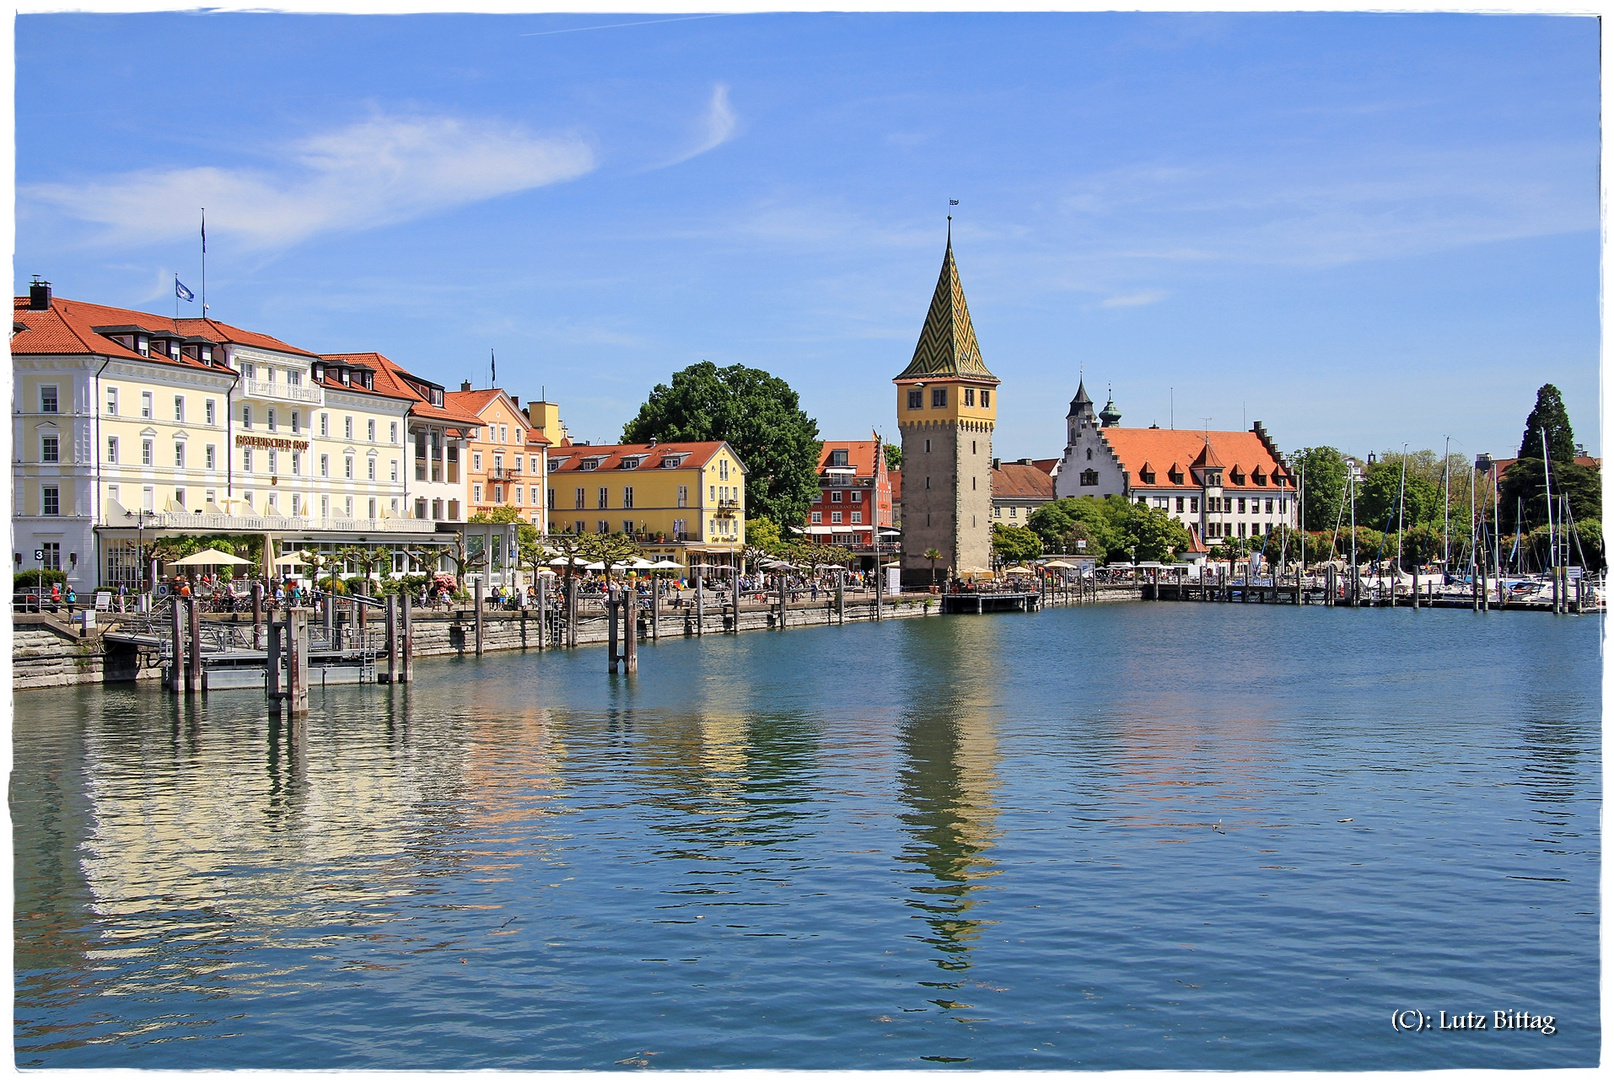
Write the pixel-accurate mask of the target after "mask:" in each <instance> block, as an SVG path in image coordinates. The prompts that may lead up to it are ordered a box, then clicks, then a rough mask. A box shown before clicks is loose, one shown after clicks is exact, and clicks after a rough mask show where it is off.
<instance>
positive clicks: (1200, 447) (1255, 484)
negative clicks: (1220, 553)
mask: <svg viewBox="0 0 1614 1080" xmlns="http://www.w3.org/2000/svg"><path fill="white" fill-rule="evenodd" d="M1065 419H1066V439H1065V454H1064V457H1063V458H1061V459H1060V464H1059V469H1058V471H1057V472H1056V473H1055V476H1054V493H1055V494H1056V495H1057V496H1058V497H1059V498H1061V499H1068V498H1081V497H1083V496H1094V497H1097V498H1103V497H1105V496H1106V495H1121V496H1125V497H1126V498H1128V499H1131V500H1134V501H1136V502H1138V503H1142V504H1144V505H1147V506H1153V507H1157V508H1159V509H1161V510H1164V511H1166V512H1167V513H1169V514H1171V516H1172V517H1175V518H1176V519H1177V520H1178V521H1180V522H1182V523H1183V525H1185V526H1187V528H1188V530H1189V532H1190V533H1191V534H1192V535H1193V537H1194V539H1195V540H1196V541H1197V542H1198V543H1197V544H1196V545H1195V546H1198V545H1199V544H1204V545H1207V546H1209V547H1211V548H1214V547H1215V546H1216V545H1217V544H1219V543H1221V541H1222V540H1223V539H1224V538H1228V537H1255V536H1265V535H1266V534H1267V533H1270V532H1271V531H1272V530H1273V529H1275V528H1277V527H1278V526H1279V525H1288V526H1290V527H1291V528H1298V527H1299V524H1300V506H1299V502H1298V499H1297V492H1296V489H1295V481H1294V476H1293V475H1292V474H1291V473H1290V472H1289V469H1288V467H1287V466H1285V465H1284V464H1283V458H1282V457H1281V456H1280V455H1279V453H1278V448H1277V446H1276V445H1275V444H1274V443H1273V441H1272V439H1271V437H1270V436H1268V435H1267V432H1266V429H1265V428H1264V427H1262V426H1261V422H1260V421H1259V420H1257V421H1256V422H1255V424H1254V425H1253V426H1252V427H1251V429H1250V430H1249V431H1178V430H1175V429H1162V428H1159V427H1149V428H1123V427H1122V426H1121V413H1120V411H1119V410H1118V409H1116V407H1115V403H1114V401H1110V402H1108V403H1107V404H1106V405H1105V406H1104V410H1103V411H1102V412H1101V413H1098V414H1096V415H1095V414H1094V412H1093V401H1092V399H1091V398H1089V397H1088V396H1087V389H1086V387H1085V386H1082V385H1078V387H1077V389H1076V397H1075V398H1074V399H1073V400H1072V401H1071V403H1070V413H1069V414H1068V415H1067V416H1066V418H1065Z"/></svg>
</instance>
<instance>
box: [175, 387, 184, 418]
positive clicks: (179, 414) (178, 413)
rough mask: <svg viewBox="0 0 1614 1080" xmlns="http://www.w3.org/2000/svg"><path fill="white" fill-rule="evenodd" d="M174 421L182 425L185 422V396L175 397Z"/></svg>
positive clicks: (176, 395)
mask: <svg viewBox="0 0 1614 1080" xmlns="http://www.w3.org/2000/svg"><path fill="white" fill-rule="evenodd" d="M174 419H175V420H176V421H178V422H179V423H181V424H183V423H184V422H185V396H184V395H183V394H175V395H174Z"/></svg>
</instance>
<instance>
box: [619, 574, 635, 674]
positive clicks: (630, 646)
mask: <svg viewBox="0 0 1614 1080" xmlns="http://www.w3.org/2000/svg"><path fill="white" fill-rule="evenodd" d="M622 629H623V631H624V632H625V634H626V637H627V640H626V641H624V642H623V645H624V646H626V648H625V649H624V651H623V655H622V663H623V671H624V672H625V673H626V674H629V675H636V674H638V671H639V592H638V590H637V589H634V588H631V587H630V588H628V589H626V590H624V591H623V593H622Z"/></svg>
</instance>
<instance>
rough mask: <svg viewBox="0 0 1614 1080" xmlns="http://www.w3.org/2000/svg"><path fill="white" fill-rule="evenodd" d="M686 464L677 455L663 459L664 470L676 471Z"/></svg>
mask: <svg viewBox="0 0 1614 1080" xmlns="http://www.w3.org/2000/svg"><path fill="white" fill-rule="evenodd" d="M683 463H684V459H683V458H682V457H680V456H679V455H677V454H668V455H667V456H666V457H664V458H662V459H661V467H662V468H663V469H676V468H678V467H679V466H680V465H682V464H683Z"/></svg>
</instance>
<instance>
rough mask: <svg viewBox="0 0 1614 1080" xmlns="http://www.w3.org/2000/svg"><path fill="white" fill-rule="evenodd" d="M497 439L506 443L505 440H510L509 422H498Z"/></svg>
mask: <svg viewBox="0 0 1614 1080" xmlns="http://www.w3.org/2000/svg"><path fill="white" fill-rule="evenodd" d="M499 441H500V442H502V443H507V442H509V441H510V425H509V424H500V425H499Z"/></svg>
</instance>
